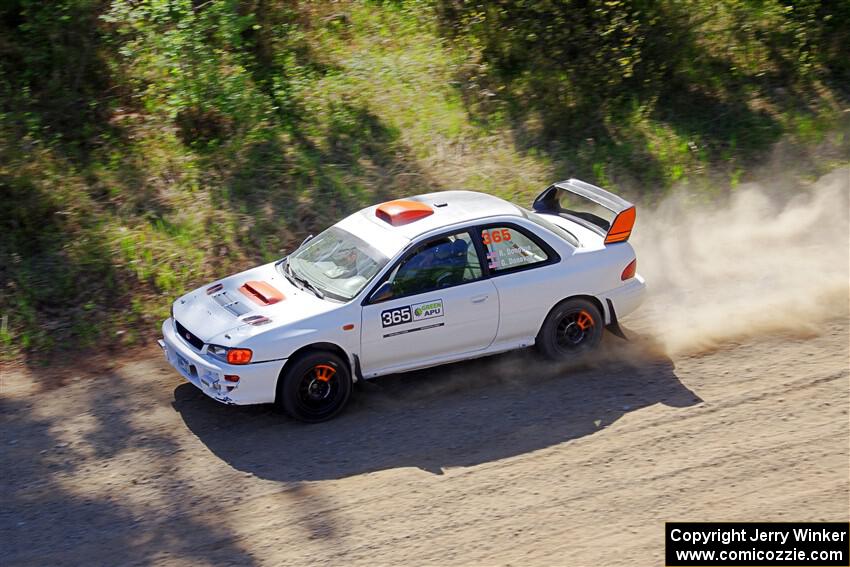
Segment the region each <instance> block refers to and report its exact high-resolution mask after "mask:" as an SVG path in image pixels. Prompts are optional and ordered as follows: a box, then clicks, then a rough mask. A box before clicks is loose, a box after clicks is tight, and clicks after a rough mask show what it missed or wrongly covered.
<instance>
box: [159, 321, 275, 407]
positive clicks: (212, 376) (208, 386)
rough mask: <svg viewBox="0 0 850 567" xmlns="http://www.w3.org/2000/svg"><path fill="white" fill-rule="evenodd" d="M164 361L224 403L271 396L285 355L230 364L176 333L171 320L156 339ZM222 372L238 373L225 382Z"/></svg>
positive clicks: (259, 401) (251, 401) (269, 400)
mask: <svg viewBox="0 0 850 567" xmlns="http://www.w3.org/2000/svg"><path fill="white" fill-rule="evenodd" d="M157 342H158V343H159V346H160V347H161V348H162V351H163V353H164V354H165V358H166V360H168V363H169V364H171V366H173V367H174V368H175V369H176V370H177V372H179V373H180V375H181V376H183V378H185V379H186V380H188V381H189V382H190V383H192V384H193V385H194V386H195V387H197V388H198V389H199V390H201V391H202V392H203V393H204V394H206V395H207V396H209V397H211V398H212V399H214V400H216V401H219V402H222V403H225V404H238V405H247V404H264V403H272V402H274V400H275V391H276V389H277V379H278V376H280V371H281V369H282V368H283V365H284V364H285V363H286V360H285V359H282V360H272V361H268V362H255V363H252V364H240V365H232V364H227V363H224V362H220V361H218V360H216V359H213V358H212V357H210V356H207V355H205V354H201V353H200V352H198V351H197V350H195V348H194V347H192V346H191V345H190V344H189V343H187V342H186V341H185V340H183V338H182V337H181V336H180V335H178V334H177V332H176V330H175V328H174V320H173V319H171V318H169V319H166V320H165V321H164V322H163V323H162V339H161V340H159V341H157ZM225 375H234V376H239V381H238V382H228V381H226V380H225V379H224V376H225Z"/></svg>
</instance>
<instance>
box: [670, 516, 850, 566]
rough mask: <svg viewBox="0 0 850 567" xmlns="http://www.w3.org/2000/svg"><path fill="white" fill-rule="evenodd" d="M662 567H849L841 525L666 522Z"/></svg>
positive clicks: (847, 538) (849, 529)
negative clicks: (664, 565) (663, 563)
mask: <svg viewBox="0 0 850 567" xmlns="http://www.w3.org/2000/svg"><path fill="white" fill-rule="evenodd" d="M664 538H665V564H666V565H667V567H701V566H713V565H726V566H730V567H731V566H734V567H774V566H777V567H781V566H787V567H792V566H795V567H850V524H848V523H846V522H777V523H772V522H721V523H712V522H667V524H666V528H665V534H664Z"/></svg>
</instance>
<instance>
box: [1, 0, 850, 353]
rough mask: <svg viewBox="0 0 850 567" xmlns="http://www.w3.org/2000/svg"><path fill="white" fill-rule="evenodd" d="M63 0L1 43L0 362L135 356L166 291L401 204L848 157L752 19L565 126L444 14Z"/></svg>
mask: <svg viewBox="0 0 850 567" xmlns="http://www.w3.org/2000/svg"><path fill="white" fill-rule="evenodd" d="M61 4H62V6H64V7H65V12H64V13H66V15H68V18H67V19H64V20H61V21H60V20H56V19H55V18H51V17H50V14H49V12H45V11H44V10H42V11H38V10H39V9H37V8H31V7H30V8H26V10H29V11H26V10H25V9H24V8H22V7H20V6H19V8H20V10H21V13H22V14H24V16H22V21H15V20H14V18H12V16H11V15H9V14H7V23H6V24H4V25H12V28H13V29H12V30H11V31H12V32H14V33H11V34H10V35H9V36H8V37H10V38H11V39H12V41H9V42H0V51H3V52H5V53H7V54H8V55H9V57H7V58H6V59H5V60H6V61H7V62H8V63H7V64H6V65H7V66H6V67H4V68H3V71H4V75H3V78H2V81H0V85H2V88H3V90H2V91H0V92H2V93H3V105H2V114H0V186H2V187H3V192H4V195H5V196H6V197H7V202H8V203H10V211H9V214H7V215H4V216H3V218H2V220H0V230H2V233H3V235H4V236H3V237H2V241H0V265H2V268H0V269H2V272H0V285H2V286H3V290H4V291H3V293H2V296H0V315H4V316H6V320H7V324H6V326H5V327H3V328H2V329H0V345H2V354H0V357H2V358H3V359H5V360H12V359H16V358H21V357H23V358H26V359H31V360H38V359H39V358H40V357H44V356H47V355H49V354H50V353H54V352H57V351H58V352H62V351H63V350H64V349H75V348H90V347H93V346H100V347H120V346H124V345H130V344H135V343H137V342H139V341H142V340H146V339H149V338H150V337H151V336H152V335H154V334H156V332H157V331H158V324H159V322H160V321H161V320H162V319H163V318H164V317H166V316H167V313H168V307H169V305H170V303H171V301H172V300H173V299H174V298H175V297H177V296H178V295H180V294H182V293H184V292H186V291H188V290H190V289H193V288H194V287H196V286H198V285H201V284H202V283H204V282H206V281H209V280H211V279H214V278H216V277H219V276H221V275H225V274H229V273H232V272H235V271H237V270H240V269H243V268H246V267H249V266H251V265H254V264H257V263H259V262H263V261H268V260H271V259H274V258H277V257H280V256H281V255H283V254H285V253H286V251H287V250H289V249H291V248H292V247H294V246H295V245H297V243H298V242H300V241H301V240H302V239H303V237H304V236H306V235H307V234H309V233H316V232H318V231H320V230H322V229H323V228H325V227H326V226H328V225H329V224H332V223H333V222H335V221H336V220H338V219H339V218H341V217H342V216H344V215H346V214H349V213H351V212H353V211H354V210H356V209H358V208H360V207H362V206H365V205H368V204H371V203H374V202H377V201H380V200H385V199H389V198H393V197H397V196H400V195H406V194H413V193H420V192H425V191H431V190H440V189H450V188H461V187H462V188H468V189H473V190H479V191H485V192H489V193H493V194H496V195H499V196H502V197H505V198H508V199H511V200H514V201H517V202H529V201H530V200H531V199H532V198H533V196H534V195H536V194H537V193H538V192H539V191H540V190H541V189H542V188H544V187H545V186H546V185H547V184H548V183H550V182H551V181H553V180H554V179H560V178H564V177H568V176H578V177H582V178H585V179H588V180H589V181H593V182H597V183H600V184H602V185H605V186H608V187H611V188H613V189H614V190H617V191H621V192H624V193H626V194H628V195H629V196H631V197H633V198H638V199H644V200H652V199H654V198H657V197H659V196H660V195H663V194H664V192H665V191H667V190H668V189H669V188H670V187H671V186H673V185H674V184H677V183H685V182H686V183H688V184H690V185H692V186H703V187H706V188H709V187H715V186H717V185H726V186H733V187H734V186H735V185H737V184H738V183H740V182H742V181H745V180H746V179H747V172H748V171H750V169H752V168H753V167H755V166H757V165H759V164H761V163H764V161H765V159H767V156H768V155H769V150H770V148H771V147H772V145H773V144H775V143H776V142H778V141H780V140H782V141H783V142H784V143H788V144H792V145H795V146H799V147H801V148H803V147H806V148H809V147H820V146H823V145H828V146H829V147H831V148H833V153H832V154H831V155H833V156H835V155H838V156H839V157H838V158H837V159H836V158H834V157H833V158H830V159H829V160H825V161H824V160H818V159H815V160H813V161H811V162H810V163H808V164H807V165H806V166H805V168H804V169H806V171H808V172H814V171H815V170H818V169H823V168H826V167H833V166H834V165H837V164H838V163H840V162H842V161H846V156H847V155H848V153H850V152H849V151H848V148H850V146H848V138H847V136H846V134H844V133H846V132H847V131H848V130H850V128H848V120H847V118H846V117H847V116H848V115H847V114H846V112H844V109H845V107H846V104H847V103H846V98H844V97H845V95H844V94H842V92H841V91H840V90H836V89H834V88H832V87H830V86H829V85H828V84H827V83H828V82H827V81H825V80H824V79H823V76H824V75H823V73H821V71H822V69H821V68H820V67H819V65H821V67H822V66H823V65H826V64H825V63H824V64H819V63H818V62H817V61H816V60H814V59H813V58H812V57H811V54H809V52H807V51H805V50H803V51H800V49H802V48H799V49H797V51H795V52H794V53H792V54H791V55H793V56H794V57H797V59H795V60H793V61H792V62H791V63H788V57H790V56H791V55H788V53H784V52H783V55H782V57H778V56H777V57H774V54H772V52H771V46H772V45H773V44H771V43H770V42H766V41H764V40H763V37H765V34H768V33H773V32H771V30H775V29H779V30H782V29H784V28H782V27H781V26H780V24H782V22H783V21H784V20H781V18H783V17H785V16H783V14H782V13H781V12H779V11H777V10H779V9H778V8H777V7H776V6H774V5H772V4H764V5H762V4H761V3H753V4H749V3H745V2H744V3H742V2H731V1H729V2H726V3H723V4H722V5H721V7H720V8H718V11H717V12H716V14H715V16H714V17H712V18H709V19H707V20H704V21H703V23H702V24H700V26H701V27H699V28H698V29H696V31H693V30H691V32H690V33H691V36H693V37H691V36H688V37H689V41H691V42H692V44H693V45H694V46H695V47H694V49H697V48H698V50H699V53H701V54H702V55H701V56H700V58H698V59H697V60H694V61H693V62H686V63H680V67H678V68H677V70H676V73H677V75H676V76H675V78H676V80H677V81H679V82H678V83H676V84H675V85H673V87H671V88H666V87H665V88H660V87H658V88H656V90H655V91H652V89H651V88H650V87H645V88H644V90H645V91H646V92H643V91H641V92H640V96H637V95H635V96H620V95H617V96H612V98H611V99H610V101H604V104H601V105H600V106H599V107H598V108H597V109H596V110H594V112H592V113H587V112H585V115H582V107H581V104H582V100H583V99H582V98H581V96H580V95H581V92H585V91H582V90H580V89H579V90H577V89H578V87H577V86H576V85H575V84H573V83H571V82H570V81H571V80H572V79H571V76H570V74H569V73H568V72H566V71H565V70H564V69H560V70H559V69H558V68H554V69H547V70H546V73H547V74H545V75H544V74H543V73H542V72H541V73H538V72H537V71H536V70H535V68H534V67H533V66H532V67H527V68H523V69H522V72H520V73H517V72H513V74H512V75H510V76H509V74H507V73H506V71H505V69H504V68H500V67H499V65H500V64H501V63H502V62H500V60H498V59H497V58H495V59H494V56H493V55H492V53H490V52H488V49H487V44H486V42H485V41H484V40H482V39H481V37H483V36H476V35H475V34H474V33H472V32H471V31H469V30H467V29H466V28H463V26H462V25H460V24H458V23H457V22H454V23H453V24H452V25H454V26H455V27H454V28H453V30H452V31H447V24H446V18H447V16H446V14H447V13H448V12H447V8H446V6H445V5H443V4H442V3H440V2H395V3H394V2H380V3H378V2H375V3H373V2H363V3H356V2H342V3H305V4H303V5H295V4H290V3H284V2H269V3H265V4H262V5H261V4H259V3H256V5H255V3H250V2H249V3H242V4H240V5H237V4H236V3H234V2H230V1H226V0H216V1H214V2H208V3H205V8H204V9H203V10H199V9H195V8H193V7H192V4H191V3H190V2H177V3H175V4H174V6H177V8H175V7H174V6H172V8H170V11H168V10H166V11H164V12H157V10H162V9H164V8H162V7H160V8H157V6H159V4H156V3H153V4H132V3H127V2H122V1H118V0H116V1H113V2H111V3H107V2H102V3H99V2H89V1H73V0H66V1H64V2H61ZM21 6H23V5H21ZM245 6H248V7H247V8H246V7H245ZM252 6H253V9H254V11H253V12H250V11H249V10H250V9H251V7H252ZM263 6H264V7H263ZM701 6H702V5H701ZM706 6H708V4H706V5H704V6H702V9H706V10H708V9H709V8H707V7H706ZM759 6H761V7H759ZM181 10H182V11H181ZM60 11H61V10H60ZM9 21H12V24H8V22H9ZM458 21H460V20H458ZM463 21H466V20H463ZM517 22H518V23H517V25H518V26H519V25H520V24H522V20H517ZM532 23H533V22H532ZM747 25H749V26H750V27H747ZM753 26H755V27H753ZM45 35H47V36H50V37H53V38H57V39H56V41H57V42H59V45H60V46H61V47H62V49H61V50H59V51H57V50H55V49H54V47H52V46H51V45H49V44H45V42H44V41H43V36H45ZM62 42H64V43H62ZM807 54H808V55H807ZM803 55H807V56H808V57H809V58H808V59H807V58H806V57H803ZM782 62H784V63H782ZM550 63H551V62H550ZM780 63H782V64H789V65H791V67H792V71H793V72H789V71H788V70H787V69H783V68H780V67H781V65H780ZM555 64H556V65H557V64H558V62H555ZM15 65H18V66H19V67H20V68H22V69H24V70H25V72H23V73H21V72H20V69H16V68H15V67H14V66H15ZM57 66H58V67H57ZM635 68H639V65H638V66H637V67H635ZM16 71H17V75H13V73H15V72H16ZM514 71H516V70H514ZM783 73H784V74H783ZM15 76H20V77H21V78H18V79H15V78H14V77H15ZM618 80H621V79H618ZM559 81H560V82H559ZM665 84H666V83H665ZM541 85H542V86H541ZM622 88H625V87H622ZM653 88H654V87H653ZM535 89H537V90H535ZM617 92H619V91H617ZM634 92H637V90H635V91H634ZM538 94H539V95H540V96H541V97H544V95H545V96H547V97H548V96H550V95H551V97H554V98H545V97H544V98H542V99H540V100H537V99H536V98H535V97H536V96H537V95H538ZM553 101H555V102H553ZM614 101H616V104H615V102H614ZM801 101H802V102H801ZM836 148H837V149H836ZM841 156H844V157H841ZM706 190H708V189H706Z"/></svg>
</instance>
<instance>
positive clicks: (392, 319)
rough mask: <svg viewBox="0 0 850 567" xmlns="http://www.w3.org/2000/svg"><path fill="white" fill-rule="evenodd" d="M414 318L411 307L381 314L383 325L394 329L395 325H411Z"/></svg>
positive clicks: (390, 310)
mask: <svg viewBox="0 0 850 567" xmlns="http://www.w3.org/2000/svg"><path fill="white" fill-rule="evenodd" d="M412 320H413V316H412V315H411V314H410V306H409V305H408V306H407V307H398V308H396V309H387V310H386V311H384V312H382V313H381V325H383V326H384V327H392V326H393V325H401V324H402V323H410V321H412Z"/></svg>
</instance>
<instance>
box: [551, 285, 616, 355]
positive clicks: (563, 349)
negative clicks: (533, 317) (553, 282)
mask: <svg viewBox="0 0 850 567" xmlns="http://www.w3.org/2000/svg"><path fill="white" fill-rule="evenodd" d="M604 326H605V325H604V321H603V319H602V314H601V313H600V312H599V309H598V308H597V307H596V306H595V305H594V304H593V303H591V302H590V301H587V300H586V299H568V300H566V301H563V302H561V303H559V304H558V305H556V306H555V307H554V308H553V309H552V311H550V312H549V315H548V316H547V317H546V320H545V321H544V322H543V326H542V327H541V328H540V332H539V333H538V335H537V341H536V346H537V348H538V350H540V352H541V353H543V355H544V356H546V357H547V358H549V359H552V360H565V359H569V358H574V357H576V356H579V355H582V354H585V353H587V352H589V351H591V350H593V349H594V348H596V346H597V345H598V344H599V341H601V340H602V332H603V330H604Z"/></svg>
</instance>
